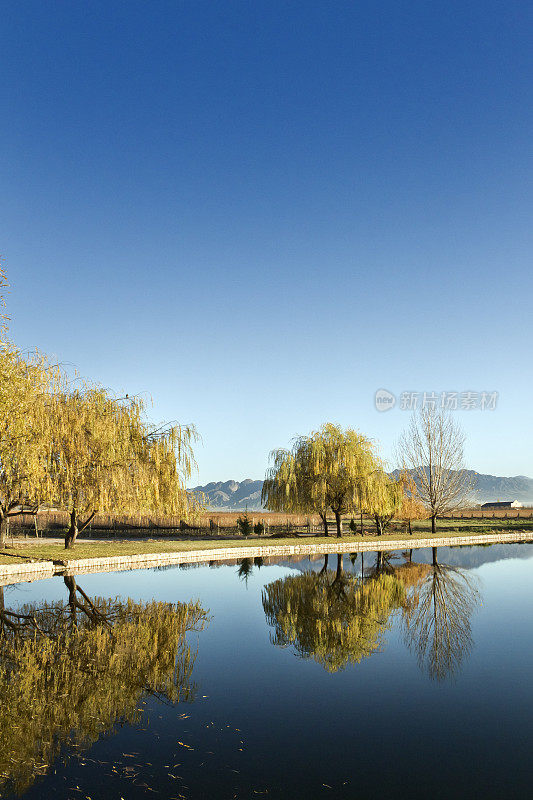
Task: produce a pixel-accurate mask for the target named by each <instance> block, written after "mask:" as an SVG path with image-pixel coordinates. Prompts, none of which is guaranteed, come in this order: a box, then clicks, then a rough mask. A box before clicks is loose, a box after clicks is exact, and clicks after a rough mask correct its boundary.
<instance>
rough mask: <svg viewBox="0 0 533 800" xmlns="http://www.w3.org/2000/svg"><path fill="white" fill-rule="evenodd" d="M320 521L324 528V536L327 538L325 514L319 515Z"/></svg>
mask: <svg viewBox="0 0 533 800" xmlns="http://www.w3.org/2000/svg"><path fill="white" fill-rule="evenodd" d="M320 519H321V520H322V524H323V526H324V536H329V530H328V518H327V515H326V514H320Z"/></svg>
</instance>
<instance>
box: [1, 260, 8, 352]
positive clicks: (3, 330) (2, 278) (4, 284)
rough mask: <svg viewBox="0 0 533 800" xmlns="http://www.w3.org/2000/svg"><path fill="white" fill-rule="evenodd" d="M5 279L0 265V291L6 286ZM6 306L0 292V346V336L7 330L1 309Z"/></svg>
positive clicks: (5, 318)
mask: <svg viewBox="0 0 533 800" xmlns="http://www.w3.org/2000/svg"><path fill="white" fill-rule="evenodd" d="M7 285H8V283H7V279H6V273H5V271H4V269H3V268H2V266H1V265H0V292H2V291H3V290H4V289H6V288H7ZM5 307H6V301H5V297H4V295H3V294H0V346H1V345H2V337H3V336H5V334H6V331H7V317H6V315H5V314H4V313H3V309H4V308H5Z"/></svg>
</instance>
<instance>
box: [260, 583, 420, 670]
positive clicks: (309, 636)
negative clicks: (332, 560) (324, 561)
mask: <svg viewBox="0 0 533 800" xmlns="http://www.w3.org/2000/svg"><path fill="white" fill-rule="evenodd" d="M262 599H263V609H264V612H265V615H266V618H267V622H268V624H269V625H271V626H272V627H273V628H274V634H273V636H272V637H271V641H272V642H273V644H275V645H278V646H281V647H288V646H291V647H293V648H294V650H295V651H296V654H297V655H298V656H300V657H301V658H312V659H313V660H314V661H316V662H317V663H318V664H321V665H322V666H323V667H324V669H326V670H327V671H328V672H337V671H338V670H341V669H344V668H345V667H346V666H347V665H348V664H357V663H359V662H360V661H361V660H362V659H363V658H368V657H369V656H370V655H371V654H372V653H373V652H374V651H376V650H377V649H378V648H379V646H380V643H381V639H382V636H383V634H384V632H385V631H386V630H387V629H388V627H389V625H390V623H389V617H390V615H391V612H392V611H393V610H394V609H397V608H400V607H401V606H402V605H403V603H404V601H405V590H404V587H403V584H402V582H401V581H399V580H397V579H396V578H395V577H394V576H391V575H379V576H377V577H376V578H374V579H371V580H368V581H366V582H365V583H364V584H362V583H361V581H359V580H357V579H355V578H354V577H353V576H348V575H344V574H343V575H342V576H341V578H340V579H339V577H338V576H336V575H335V573H334V572H332V571H329V572H327V573H325V574H322V575H317V574H316V573H313V572H308V573H304V574H303V575H298V576H289V577H288V578H284V579H281V580H277V581H274V582H273V583H270V584H269V585H268V586H266V587H265V589H264V590H263V598H262Z"/></svg>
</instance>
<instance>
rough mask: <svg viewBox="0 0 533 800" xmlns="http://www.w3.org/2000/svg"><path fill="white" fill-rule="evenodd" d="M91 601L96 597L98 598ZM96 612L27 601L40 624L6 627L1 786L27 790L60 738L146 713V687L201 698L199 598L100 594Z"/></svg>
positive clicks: (72, 738) (85, 734) (84, 737)
mask: <svg viewBox="0 0 533 800" xmlns="http://www.w3.org/2000/svg"><path fill="white" fill-rule="evenodd" d="M91 605H92V603H91ZM93 607H94V608H95V609H96V612H97V613H96V615H95V618H96V622H95V618H93V619H92V620H91V619H89V617H87V616H85V615H81V618H80V617H79V616H75V615H74V614H73V613H72V612H71V611H70V609H69V606H68V605H67V604H65V605H61V604H60V603H56V604H53V605H52V606H49V607H47V608H44V607H38V606H31V607H25V608H22V609H20V611H21V612H22V613H24V614H26V615H28V616H30V617H31V616H33V617H34V618H35V620H36V623H37V625H38V626H39V629H40V630H37V629H36V628H35V627H33V628H29V629H28V633H27V634H26V635H24V632H23V630H24V629H22V631H19V632H13V631H11V630H10V629H9V628H7V627H5V626H4V630H3V633H2V635H0V654H1V662H0V664H1V665H0V790H2V793H4V792H7V791H15V792H17V793H23V792H24V791H25V790H26V789H27V788H28V787H29V786H31V784H32V783H33V782H34V780H35V779H36V778H37V777H38V776H39V775H43V774H46V772H47V770H48V769H49V767H50V766H51V764H52V763H53V761H54V759H56V758H57V757H58V755H59V754H60V751H61V749H62V747H64V746H65V745H66V746H77V747H81V748H88V747H89V746H90V745H91V744H93V743H94V742H96V741H97V740H98V739H99V738H100V737H101V736H103V735H106V734H109V733H111V732H112V729H113V726H114V725H115V723H116V722H123V721H126V722H128V723H135V722H137V721H139V718H140V711H139V704H140V703H141V701H142V699H143V698H144V697H146V696H148V695H156V696H158V697H161V698H162V699H165V700H168V701H171V702H179V701H191V700H193V699H194V694H195V687H194V685H193V684H192V683H191V676H192V670H193V665H194V656H193V654H192V653H191V650H190V647H189V646H188V644H187V641H186V638H185V635H186V633H187V631H192V630H201V629H202V627H203V625H204V624H205V622H206V615H205V612H204V611H203V610H202V609H201V607H200V606H199V605H198V604H176V605H173V604H168V603H162V602H155V601H152V602H150V603H146V604H144V603H135V602H133V601H132V600H128V601H126V602H120V601H118V600H98V599H97V600H95V601H94V606H93Z"/></svg>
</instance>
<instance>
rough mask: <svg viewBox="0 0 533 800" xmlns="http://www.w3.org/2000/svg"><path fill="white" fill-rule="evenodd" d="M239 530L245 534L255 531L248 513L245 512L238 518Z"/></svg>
mask: <svg viewBox="0 0 533 800" xmlns="http://www.w3.org/2000/svg"><path fill="white" fill-rule="evenodd" d="M237 530H238V531H239V533H241V534H242V535H243V536H249V535H250V534H251V533H252V531H253V526H252V523H251V520H250V518H249V516H248V514H243V515H242V516H241V517H238V519H237Z"/></svg>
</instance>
